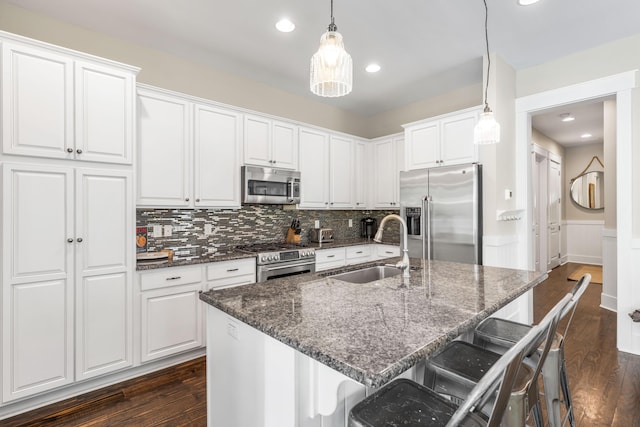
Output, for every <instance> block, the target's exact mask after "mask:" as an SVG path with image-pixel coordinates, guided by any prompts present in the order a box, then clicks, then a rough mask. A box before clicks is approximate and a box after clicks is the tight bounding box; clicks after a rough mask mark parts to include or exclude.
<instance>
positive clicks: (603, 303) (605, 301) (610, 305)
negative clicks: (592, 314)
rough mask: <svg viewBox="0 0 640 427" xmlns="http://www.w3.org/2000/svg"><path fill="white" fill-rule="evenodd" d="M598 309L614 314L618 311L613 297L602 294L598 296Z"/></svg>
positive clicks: (615, 299)
mask: <svg viewBox="0 0 640 427" xmlns="http://www.w3.org/2000/svg"><path fill="white" fill-rule="evenodd" d="M591 286H593V285H591ZM600 307H601V308H604V309H605V310H609V311H613V312H614V313H616V312H617V311H618V299H617V298H616V297H615V296H611V295H607V294H605V293H602V294H601V295H600Z"/></svg>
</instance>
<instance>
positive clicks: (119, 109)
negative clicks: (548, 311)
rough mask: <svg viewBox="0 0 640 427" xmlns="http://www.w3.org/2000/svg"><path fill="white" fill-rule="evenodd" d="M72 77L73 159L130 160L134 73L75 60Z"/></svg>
mask: <svg viewBox="0 0 640 427" xmlns="http://www.w3.org/2000/svg"><path fill="white" fill-rule="evenodd" d="M75 80H76V84H75V89H76V103H75V105H76V109H75V113H76V120H75V123H76V134H75V136H76V139H75V148H76V159H79V160H88V161H95V162H106V163H123V164H131V162H132V154H133V130H134V102H135V97H134V96H135V95H134V94H135V78H134V75H133V73H132V72H127V71H124V70H118V69H114V68H109V67H105V66H101V65H98V64H91V63H88V62H82V61H78V62H76V66H75Z"/></svg>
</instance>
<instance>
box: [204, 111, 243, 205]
mask: <svg viewBox="0 0 640 427" xmlns="http://www.w3.org/2000/svg"><path fill="white" fill-rule="evenodd" d="M194 118H195V126H194V132H195V133H194V147H195V149H194V153H195V156H194V163H195V170H194V172H195V177H194V184H195V189H194V196H195V201H194V202H195V203H194V204H195V206H196V207H224V208H239V207H240V161H239V158H240V126H241V117H240V114H238V113H236V112H234V111H231V110H224V109H221V108H214V107H210V106H206V105H196V106H195V109H194Z"/></svg>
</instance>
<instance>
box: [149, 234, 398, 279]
mask: <svg viewBox="0 0 640 427" xmlns="http://www.w3.org/2000/svg"><path fill="white" fill-rule="evenodd" d="M368 244H374V242H373V240H372V239H363V238H355V239H336V240H335V241H333V242H331V243H323V244H322V247H320V244H319V243H311V242H310V243H308V244H307V246H305V247H307V248H313V249H332V248H341V247H346V246H356V245H368ZM384 244H389V245H397V244H398V243H397V242H396V243H394V242H389V243H386V242H384ZM255 256H256V254H250V253H246V252H241V251H238V250H235V248H233V247H232V248H230V249H229V250H227V251H218V252H214V253H212V254H208V255H206V256H201V257H197V258H189V259H180V260H175V261H166V262H160V263H155V264H154V263H142V262H139V263H137V264H136V270H137V271H143V270H155V269H157V268H167V267H183V266H188V265H197V264H206V263H210V262H218V261H230V260H234V259H242V258H255Z"/></svg>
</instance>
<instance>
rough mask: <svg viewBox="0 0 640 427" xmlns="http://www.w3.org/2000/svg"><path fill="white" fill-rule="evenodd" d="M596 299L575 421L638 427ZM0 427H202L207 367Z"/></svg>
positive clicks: (607, 315)
mask: <svg viewBox="0 0 640 427" xmlns="http://www.w3.org/2000/svg"><path fill="white" fill-rule="evenodd" d="M578 266H579V264H566V265H564V266H561V267H558V268H556V269H555V270H553V271H552V272H551V273H550V274H549V279H548V280H546V281H545V282H544V283H542V284H541V285H539V286H538V287H537V288H536V289H535V290H534V305H535V319H536V320H539V319H541V318H542V316H543V315H544V313H545V312H546V310H548V309H550V308H551V307H552V306H553V305H554V304H555V303H556V302H557V301H558V300H559V299H560V298H561V297H562V296H563V295H564V294H566V293H567V292H569V291H570V290H571V288H572V287H573V285H574V284H575V282H572V281H568V280H567V276H568V275H569V274H570V273H571V272H572V271H573V270H575V269H576V268H577V267H578ZM601 291H602V287H601V285H599V284H591V285H590V287H589V288H588V289H587V291H586V292H585V294H584V295H583V297H582V299H581V301H580V304H579V305H578V308H577V310H576V314H575V316H574V318H573V321H572V324H571V329H570V330H569V333H568V335H567V337H566V340H567V341H566V344H565V345H566V357H567V370H568V372H569V382H570V387H571V392H572V395H573V398H574V404H575V414H576V419H577V421H578V425H579V426H584V427H598V426H618V427H630V426H638V427H640V356H633V355H630V354H626V353H622V352H618V351H617V350H616V315H615V313H612V312H610V311H607V310H604V309H602V308H600V293H601ZM566 321H567V320H565V321H564V322H565V323H566ZM565 323H563V324H562V325H561V330H564V326H563V325H564V324H565ZM0 425H2V426H3V427H4V426H6V427H17V426H45V425H46V426H205V425H206V385H205V360H204V358H201V359H197V360H194V361H192V362H188V363H185V364H183V365H180V366H177V367H174V368H170V369H167V370H164V371H160V372H158V373H154V374H151V375H147V376H145V377H142V378H139V379H134V380H131V381H127V382H125V383H122V384H117V385H115V386H112V387H108V388H106V389H102V390H98V391H96V392H93V393H88V394H86V395H83V396H79V397H78V398H74V399H69V400H68V401H65V402H61V403H58V404H54V405H51V406H48V407H45V408H42V409H38V410H35V411H32V412H29V413H26V414H22V415H19V416H17V417H14V418H11V419H7V420H3V421H0Z"/></svg>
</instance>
